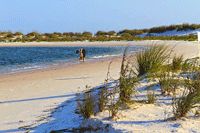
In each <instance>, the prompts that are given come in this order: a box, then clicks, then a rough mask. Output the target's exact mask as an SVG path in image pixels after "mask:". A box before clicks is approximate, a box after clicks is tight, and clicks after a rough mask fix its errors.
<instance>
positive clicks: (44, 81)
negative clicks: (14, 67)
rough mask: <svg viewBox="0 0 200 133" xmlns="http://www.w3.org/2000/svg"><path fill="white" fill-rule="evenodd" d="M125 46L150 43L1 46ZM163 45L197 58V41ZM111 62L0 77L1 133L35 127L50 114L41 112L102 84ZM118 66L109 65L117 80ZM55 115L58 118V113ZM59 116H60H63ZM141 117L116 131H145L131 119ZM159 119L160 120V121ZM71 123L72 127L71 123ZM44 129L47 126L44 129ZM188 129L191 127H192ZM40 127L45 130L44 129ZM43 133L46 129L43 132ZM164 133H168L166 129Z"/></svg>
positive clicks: (151, 108)
mask: <svg viewBox="0 0 200 133" xmlns="http://www.w3.org/2000/svg"><path fill="white" fill-rule="evenodd" d="M155 42H157V41H154V42H153V43H155ZM128 43H129V44H131V45H141V46H144V45H150V44H152V41H141V42H94V43H91V42H80V43H79V42H74V43H29V44H22V43H10V44H7V43H6V44H4V43H1V44H0V46H8V45H9V46H49V44H50V46H69V45H127V44H128ZM163 43H165V44H166V45H169V46H170V47H173V46H174V45H176V44H177V45H176V47H175V48H174V49H173V51H172V52H173V54H177V55H180V54H184V58H192V57H196V56H197V55H198V43H197V42H182V41H181V42H176V41H167V42H165V41H164V42H162V41H161V42H159V44H163ZM33 44H34V45H33ZM110 61H111V60H105V61H99V62H90V63H81V64H76V65H70V66H64V67H57V68H51V69H44V70H36V71H31V72H23V73H17V74H9V75H0V132H25V131H24V130H23V129H18V128H19V127H22V126H27V125H32V124H33V125H32V127H34V126H35V125H38V123H39V122H40V121H42V120H41V119H42V118H43V117H42V116H44V117H46V116H47V115H48V113H49V112H50V111H47V112H44V110H48V109H52V108H56V107H57V106H58V105H60V104H61V103H63V102H64V101H66V100H70V99H73V98H74V94H75V93H76V92H78V91H82V90H84V89H85V86H86V85H87V86H99V85H101V84H102V83H103V82H104V80H105V78H106V75H107V70H108V65H109V63H110ZM120 65H121V59H120V58H117V59H115V60H114V61H113V63H112V65H111V68H110V73H111V75H112V77H113V78H114V79H118V78H119V71H120ZM146 106H148V107H146ZM68 108H70V107H68ZM143 108H144V110H145V109H146V108H148V109H149V111H151V112H155V111H157V110H158V109H157V108H159V107H156V108H154V107H153V106H152V105H151V106H150V107H149V105H145V106H143V107H142V108H141V109H143ZM68 111H69V110H68ZM62 113H63V112H62ZM155 113H156V112H155ZM57 115H59V113H58V114H57ZM65 115H67V114H65ZM68 115H69V114H68ZM155 115H158V114H155ZM159 115H161V114H159ZM61 116H63V114H62V115H61ZM144 117H145V118H146V116H138V117H137V118H134V119H132V118H131V121H133V122H132V124H131V125H130V124H129V123H130V122H123V123H122V125H119V127H118V128H120V127H121V126H122V127H121V128H125V125H127V124H129V126H132V127H133V128H135V126H140V128H144V126H145V124H144V123H141V122H139V123H140V124H137V123H136V122H134V120H136V121H143V120H144ZM152 117H153V116H152ZM160 117H161V116H160ZM160 117H159V119H161V118H160ZM63 118H64V117H63ZM67 118H69V117H67ZM60 119H62V118H60ZM150 119H151V118H150V117H149V118H148V120H150ZM51 121H52V120H51ZM63 121H65V120H63ZM125 121H130V119H128V120H127V119H126V120H125ZM188 121H190V120H188ZM68 122H70V120H68ZM157 122H159V121H157ZM70 123H71V124H73V123H72V122H70ZM193 123H194V124H195V125H196V124H199V123H195V122H193ZM51 124H52V123H51ZM54 124H55V125H56V123H54ZM123 124H125V125H123ZM63 126H64V125H63ZM146 126H149V127H148V128H151V127H150V126H151V125H146ZM158 126H159V125H158ZM163 126H164V125H163ZM196 126H198V125H196ZM39 127H40V128H38V131H40V130H39V129H41V128H42V126H39ZM47 127H48V126H46V128H47ZM51 127H52V128H51V129H52V130H56V129H54V128H56V126H53V124H52V126H51ZM53 127H54V128H53ZM178 127H179V128H181V129H180V130H178V131H179V132H181V131H182V130H183V131H184V126H182V127H181V126H178ZM190 127H191V128H192V127H193V126H190ZM43 128H45V126H44V127H43ZM59 128H61V127H59ZM129 128H130V127H129ZM162 128H169V127H162ZM187 128H188V126H187ZM36 131H37V130H36ZM41 131H42V129H41ZM43 131H45V130H44V129H43ZM133 131H134V129H133ZM145 131H146V129H144V132H145ZM148 131H151V130H148ZM166 131H167V132H168V130H166ZM170 131H171V130H170ZM188 131H189V130H188ZM191 131H192V129H191Z"/></svg>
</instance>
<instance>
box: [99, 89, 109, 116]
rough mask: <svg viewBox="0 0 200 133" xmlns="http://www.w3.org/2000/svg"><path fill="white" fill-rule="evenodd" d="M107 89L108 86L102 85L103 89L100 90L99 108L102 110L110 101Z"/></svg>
mask: <svg viewBox="0 0 200 133" xmlns="http://www.w3.org/2000/svg"><path fill="white" fill-rule="evenodd" d="M107 93H108V92H107V89H106V87H102V90H100V91H99V95H98V108H99V111H100V112H102V111H104V109H105V107H106V104H107V103H108V97H107V95H108V94H107Z"/></svg>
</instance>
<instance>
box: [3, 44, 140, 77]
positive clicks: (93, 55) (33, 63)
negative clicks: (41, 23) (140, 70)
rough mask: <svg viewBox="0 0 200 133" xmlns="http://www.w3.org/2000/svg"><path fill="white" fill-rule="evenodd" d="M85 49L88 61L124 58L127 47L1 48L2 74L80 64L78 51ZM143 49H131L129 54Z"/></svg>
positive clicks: (133, 47)
mask: <svg viewBox="0 0 200 133" xmlns="http://www.w3.org/2000/svg"><path fill="white" fill-rule="evenodd" d="M80 48H85V49H86V50H87V53H86V61H87V62H89V61H96V60H103V59H108V58H113V57H119V56H122V54H123V51H124V49H125V46H81V47H80V46H73V47H72V46H65V47H0V74H9V73H18V72H24V71H32V70H37V69H44V68H50V67H56V66H63V65H69V64H76V63H80V61H79V60H78V58H79V54H76V53H75V51H76V49H80ZM139 48H141V47H137V46H131V47H129V53H131V54H134V51H136V50H138V49H139Z"/></svg>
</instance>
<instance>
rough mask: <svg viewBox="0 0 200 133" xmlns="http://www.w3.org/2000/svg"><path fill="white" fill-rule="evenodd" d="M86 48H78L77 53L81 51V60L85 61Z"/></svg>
mask: <svg viewBox="0 0 200 133" xmlns="http://www.w3.org/2000/svg"><path fill="white" fill-rule="evenodd" d="M86 52H87V51H86V50H85V49H80V50H78V49H77V50H76V54H78V53H80V58H79V60H83V62H85V55H86Z"/></svg>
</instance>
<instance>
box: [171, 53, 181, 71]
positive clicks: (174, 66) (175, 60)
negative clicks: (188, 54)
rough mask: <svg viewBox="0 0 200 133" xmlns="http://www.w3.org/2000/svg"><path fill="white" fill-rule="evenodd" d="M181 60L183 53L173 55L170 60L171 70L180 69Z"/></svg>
mask: <svg viewBox="0 0 200 133" xmlns="http://www.w3.org/2000/svg"><path fill="white" fill-rule="evenodd" d="M182 62H183V55H181V56H178V57H177V56H176V55H175V56H174V57H173V61H172V70H173V71H178V70H181V67H182V64H181V63H182Z"/></svg>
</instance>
